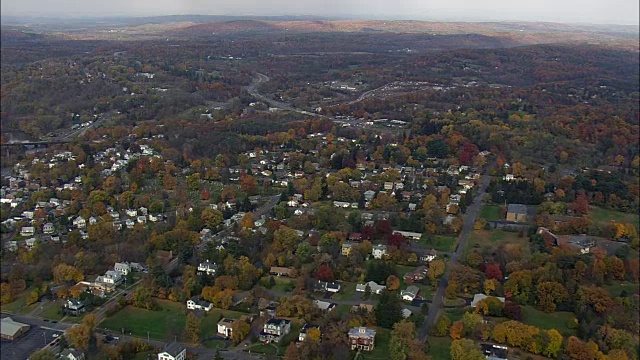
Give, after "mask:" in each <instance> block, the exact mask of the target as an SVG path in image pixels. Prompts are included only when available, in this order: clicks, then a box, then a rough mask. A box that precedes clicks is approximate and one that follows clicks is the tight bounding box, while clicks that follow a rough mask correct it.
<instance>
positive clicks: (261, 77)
mask: <svg viewBox="0 0 640 360" xmlns="http://www.w3.org/2000/svg"><path fill="white" fill-rule="evenodd" d="M257 75H258V77H257V78H256V79H254V80H253V82H252V83H251V85H249V87H248V89H247V91H248V92H249V94H251V95H253V96H254V97H256V98H258V99H260V100H262V101H264V102H265V103H267V104H268V105H270V106H273V107H277V108H279V109H282V110H288V111H293V112H297V113H299V114H303V115H307V116H315V117H321V118H326V119H332V118H330V117H328V116H326V115H321V114H315V113H312V112H310V111H306V110H300V109H296V108H294V107H292V106H291V105H289V104H287V103H284V102H282V101H277V100H273V99H269V98H268V97H266V96H264V95H261V94H260V93H259V92H258V84H260V83H263V82H267V81H269V77H268V76H267V75H265V74H260V73H257ZM332 120H333V119H332Z"/></svg>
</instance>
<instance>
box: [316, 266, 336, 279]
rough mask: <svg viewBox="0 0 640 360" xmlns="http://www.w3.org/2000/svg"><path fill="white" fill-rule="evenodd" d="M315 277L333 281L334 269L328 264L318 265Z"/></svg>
mask: <svg viewBox="0 0 640 360" xmlns="http://www.w3.org/2000/svg"><path fill="white" fill-rule="evenodd" d="M315 277H316V279H318V280H322V281H333V280H334V275H333V270H332V269H331V267H330V266H329V265H327V264H322V265H320V266H319V267H318V270H317V271H316V273H315Z"/></svg>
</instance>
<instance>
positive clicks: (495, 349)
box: [480, 344, 509, 360]
mask: <svg viewBox="0 0 640 360" xmlns="http://www.w3.org/2000/svg"><path fill="white" fill-rule="evenodd" d="M480 348H481V349H482V353H483V354H484V356H486V357H487V359H488V360H507V355H508V354H509V348H508V347H506V346H501V345H494V344H480Z"/></svg>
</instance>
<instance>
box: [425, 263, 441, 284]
mask: <svg viewBox="0 0 640 360" xmlns="http://www.w3.org/2000/svg"><path fill="white" fill-rule="evenodd" d="M445 267H446V264H445V262H444V261H443V260H441V259H434V260H431V261H430V262H429V271H428V272H427V275H428V276H429V280H431V281H432V282H433V281H435V280H436V279H438V278H439V277H440V276H442V274H444V270H445Z"/></svg>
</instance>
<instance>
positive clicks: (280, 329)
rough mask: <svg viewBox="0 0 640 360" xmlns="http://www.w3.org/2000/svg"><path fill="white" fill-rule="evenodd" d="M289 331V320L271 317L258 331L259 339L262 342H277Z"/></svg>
mask: <svg viewBox="0 0 640 360" xmlns="http://www.w3.org/2000/svg"><path fill="white" fill-rule="evenodd" d="M290 331H291V321H289V320H286V319H278V318H273V319H269V320H267V322H265V323H264V326H263V327H262V331H261V332H260V341H261V342H263V343H272V342H275V343H278V342H280V340H282V338H283V337H284V336H285V335H287V334H288V333H289V332H290Z"/></svg>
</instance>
